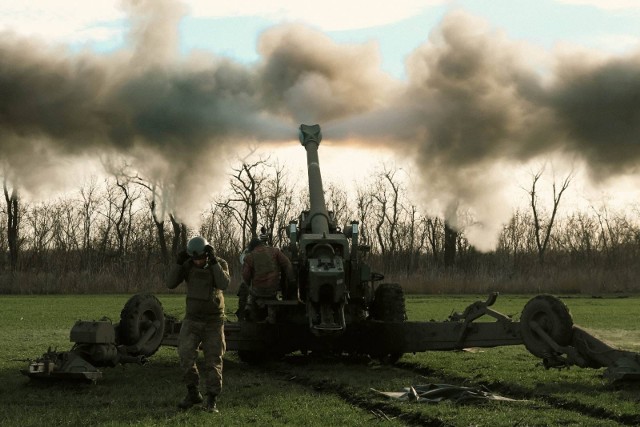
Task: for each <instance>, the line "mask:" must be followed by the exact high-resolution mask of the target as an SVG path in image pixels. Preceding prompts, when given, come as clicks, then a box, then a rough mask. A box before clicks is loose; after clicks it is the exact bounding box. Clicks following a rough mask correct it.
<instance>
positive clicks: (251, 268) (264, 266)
mask: <svg viewBox="0 0 640 427" xmlns="http://www.w3.org/2000/svg"><path fill="white" fill-rule="evenodd" d="M282 273H284V274H285V275H286V278H287V280H289V281H291V280H294V275H293V266H292V265H291V261H289V258H287V257H286V255H285V254H283V253H282V251H281V250H280V249H278V248H274V247H271V246H266V245H259V246H257V247H256V248H255V249H254V250H252V251H251V252H250V253H249V254H248V255H247V256H245V257H244V264H243V266H242V279H243V280H244V281H245V282H246V283H247V284H249V285H250V286H251V292H252V293H253V294H254V295H256V296H272V295H275V293H276V292H277V290H278V287H279V285H280V280H281V274H282Z"/></svg>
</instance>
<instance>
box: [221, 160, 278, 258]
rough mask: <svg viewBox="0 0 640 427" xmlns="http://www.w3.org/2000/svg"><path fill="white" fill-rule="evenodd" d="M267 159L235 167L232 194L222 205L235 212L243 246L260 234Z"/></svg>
mask: <svg viewBox="0 0 640 427" xmlns="http://www.w3.org/2000/svg"><path fill="white" fill-rule="evenodd" d="M265 164H266V160H262V159H261V160H258V161H256V162H254V163H251V164H249V163H243V164H242V165H241V166H240V167H238V168H234V169H233V171H234V173H233V174H232V177H231V181H230V184H231V191H232V194H231V196H230V197H229V198H228V199H227V200H226V201H224V202H220V207H222V208H225V209H228V210H229V212H230V213H232V214H233V217H234V218H235V220H236V222H237V223H238V225H239V226H240V228H241V230H242V247H246V246H247V243H248V241H249V239H251V237H256V236H257V235H258V222H259V218H258V213H259V210H260V206H261V205H263V199H262V197H263V195H262V186H263V184H264V183H265V181H266V180H267V178H266V176H265V175H264V172H263V169H264V165H265Z"/></svg>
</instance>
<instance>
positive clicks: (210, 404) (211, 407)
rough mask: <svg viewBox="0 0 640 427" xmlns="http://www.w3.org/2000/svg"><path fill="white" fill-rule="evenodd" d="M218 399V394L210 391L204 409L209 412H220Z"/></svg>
mask: <svg viewBox="0 0 640 427" xmlns="http://www.w3.org/2000/svg"><path fill="white" fill-rule="evenodd" d="M217 399H218V396H216V395H215V394H213V393H209V394H207V403H206V404H205V405H204V410H205V411H207V412H212V413H213V412H216V413H217V412H220V411H218V407H217V405H216V400H217Z"/></svg>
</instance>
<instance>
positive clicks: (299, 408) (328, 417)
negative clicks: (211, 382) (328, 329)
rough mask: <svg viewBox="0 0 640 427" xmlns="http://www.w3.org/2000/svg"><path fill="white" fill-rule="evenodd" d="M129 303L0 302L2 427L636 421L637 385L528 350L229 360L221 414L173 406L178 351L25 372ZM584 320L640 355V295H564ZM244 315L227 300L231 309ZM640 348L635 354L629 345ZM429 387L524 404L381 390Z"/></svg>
mask: <svg viewBox="0 0 640 427" xmlns="http://www.w3.org/2000/svg"><path fill="white" fill-rule="evenodd" d="M158 297H159V299H160V300H161V302H162V303H163V306H164V309H165V312H167V313H170V314H173V315H176V316H179V317H180V316H182V313H183V305H184V297H183V296H181V295H175V294H171V295H159V296H158ZM127 299H128V296H127V295H99V296H91V295H82V296H36V297H32V296H3V297H0V313H2V314H1V315H0V316H1V322H2V327H0V342H2V346H1V347H0V384H2V386H1V387H0V425H3V426H4V425H8V426H13V425H16V426H18V425H19V426H30V425H33V426H40V425H51V426H58V425H74V426H75V425H100V426H103V425H104V426H120V425H141V426H156V425H167V426H169V425H171V426H173V425H185V426H186V425H189V426H191V425H208V424H211V422H212V419H214V421H215V423H219V424H221V425H238V426H239V425H243V426H244V425H256V426H262V425H307V426H315V425H318V426H319V425H323V426H324V425H372V424H375V425H406V424H429V423H432V425H437V423H441V425H451V426H469V425H479V426H489V425H490V426H511V425H523V426H524V425H526V426H547V425H575V426H582V425H596V426H609V425H611V426H614V425H625V424H626V425H634V423H635V424H637V421H638V420H640V400H639V398H638V395H640V393H639V391H640V387H639V386H637V385H633V384H631V385H612V384H609V383H607V382H605V381H603V380H602V378H601V374H602V369H598V370H594V369H579V368H571V369H569V370H562V371H558V370H545V369H544V368H543V367H541V366H539V360H538V359H536V358H535V357H534V356H532V355H531V354H529V353H528V352H527V351H526V350H525V349H524V347H522V346H513V347H499V348H492V349H482V350H481V351H478V352H429V353H419V354H415V355H405V356H404V357H403V358H402V359H401V360H400V363H399V365H398V366H384V365H380V364H378V363H376V362H371V361H367V360H362V359H360V360H356V361H353V360H348V359H314V358H304V357H301V356H300V355H295V356H291V357H288V358H287V359H286V360H285V361H278V362H272V363H269V364H265V365H261V366H250V365H246V364H243V363H241V362H239V361H238V359H237V357H236V355H235V354H233V353H228V354H227V355H225V367H224V379H225V382H224V387H223V394H222V395H221V397H220V402H219V407H220V410H221V413H220V414H208V413H205V412H203V411H200V410H198V409H195V408H194V409H192V410H189V411H187V412H182V411H179V410H177V408H176V406H175V405H176V403H177V402H178V401H179V400H180V399H181V398H182V397H183V394H184V387H183V385H182V384H181V382H180V373H179V370H178V358H177V354H176V351H175V349H173V348H161V349H160V350H159V351H158V353H157V354H155V355H154V356H153V357H152V358H151V359H150V362H149V363H148V364H147V365H146V366H131V365H129V366H119V367H116V368H104V369H103V372H104V378H103V379H102V380H100V381H99V382H98V383H97V384H65V383H44V384H42V383H40V382H36V381H30V380H29V379H28V378H26V377H24V376H22V375H21V374H20V373H19V370H20V368H24V367H26V365H27V363H26V362H24V361H19V360H15V359H28V358H34V357H37V356H40V355H41V354H42V353H44V352H45V351H46V350H47V347H49V346H52V347H57V348H58V350H60V351H62V350H68V349H69V348H70V347H71V343H70V342H69V330H70V328H71V326H72V325H73V323H74V322H75V321H76V320H78V319H84V320H93V319H100V318H101V317H103V316H108V317H110V318H111V319H112V320H113V321H114V322H117V321H118V320H119V314H120V310H121V309H122V307H123V306H124V303H125V302H126V301H127ZM478 299H484V296H428V297H425V296H415V297H413V296H412V297H408V299H407V311H408V316H409V319H410V320H430V319H434V320H444V319H445V318H446V317H447V316H449V315H450V314H451V313H452V312H453V311H458V312H461V311H463V310H464V308H465V307H466V306H467V305H468V304H470V303H472V302H474V301H476V300H478ZM527 300H528V297H526V296H508V295H507V296H501V297H499V298H498V301H497V302H496V304H495V305H494V306H493V307H492V308H494V309H496V310H497V311H500V312H502V313H504V314H512V315H514V316H515V317H517V316H518V315H519V313H520V311H521V310H522V308H523V307H524V305H525V304H526V302H527ZM564 301H565V303H566V304H567V305H568V306H569V307H570V309H571V312H572V314H573V317H574V321H575V323H576V324H579V325H581V326H585V327H588V328H590V329H591V330H595V331H597V332H598V333H599V334H600V336H603V337H604V338H606V339H608V340H609V341H612V342H614V343H615V344H617V345H620V346H624V345H623V344H625V343H628V344H630V346H624V347H626V348H627V349H633V350H636V351H640V348H638V342H639V341H640V340H639V339H638V336H639V335H638V334H639V332H640V327H639V325H638V322H637V314H638V308H637V307H638V306H639V303H640V299H639V298H637V297H631V298H608V299H607V298H605V299H593V298H583V297H572V298H565V299H564ZM235 308H236V300H235V298H234V297H228V298H227V311H228V312H232V311H234V310H235ZM630 347H633V348H630ZM426 383H452V384H460V385H463V384H464V385H484V386H486V387H488V388H489V389H490V390H491V391H494V392H496V393H498V394H501V395H505V396H507V397H512V398H515V399H519V400H521V401H518V402H481V403H475V404H455V403H452V402H442V403H440V404H437V405H427V404H412V403H408V402H399V401H395V400H390V399H387V398H385V397H383V396H380V395H378V394H376V393H375V392H373V391H372V390H371V389H376V390H381V391H399V390H401V389H402V388H404V387H406V386H409V385H415V384H426Z"/></svg>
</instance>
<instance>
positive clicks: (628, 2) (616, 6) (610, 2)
mask: <svg viewBox="0 0 640 427" xmlns="http://www.w3.org/2000/svg"><path fill="white" fill-rule="evenodd" d="M557 1H558V2H559V3H566V4H573V5H587V6H593V7H596V8H598V9H605V10H621V9H637V10H640V2H639V1H638V0H557Z"/></svg>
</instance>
